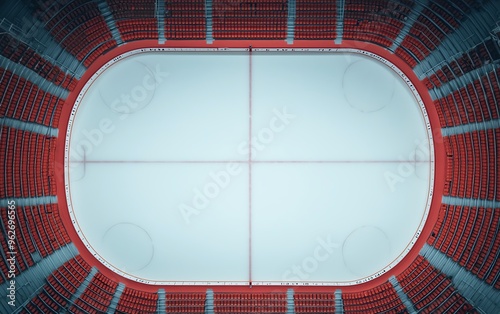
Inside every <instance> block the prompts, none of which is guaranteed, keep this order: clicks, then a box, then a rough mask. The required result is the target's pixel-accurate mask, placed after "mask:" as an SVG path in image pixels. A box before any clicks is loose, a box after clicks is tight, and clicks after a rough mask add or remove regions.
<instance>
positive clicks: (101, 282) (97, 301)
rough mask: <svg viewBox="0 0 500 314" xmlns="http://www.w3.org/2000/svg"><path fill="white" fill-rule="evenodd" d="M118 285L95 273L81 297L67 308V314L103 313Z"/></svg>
mask: <svg viewBox="0 0 500 314" xmlns="http://www.w3.org/2000/svg"><path fill="white" fill-rule="evenodd" d="M117 287H118V284H117V283H116V282H114V281H112V280H111V279H109V278H108V277H106V276H104V275H103V274H101V273H96V274H95V276H94V277H93V278H92V280H91V281H90V283H89V285H88V286H87V288H86V289H85V291H83V293H82V295H80V297H79V298H78V299H76V301H75V303H74V304H73V305H72V306H71V307H70V308H69V311H68V312H69V313H74V314H87V313H105V312H107V310H108V307H109V305H110V303H111V300H112V299H113V295H114V293H115V291H116V288H117Z"/></svg>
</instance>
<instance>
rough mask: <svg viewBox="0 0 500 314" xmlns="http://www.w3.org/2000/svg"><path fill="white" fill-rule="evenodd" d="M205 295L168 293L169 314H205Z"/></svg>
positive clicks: (167, 307) (167, 308) (166, 296)
mask: <svg viewBox="0 0 500 314" xmlns="http://www.w3.org/2000/svg"><path fill="white" fill-rule="evenodd" d="M205 299H206V297H205V293H195V292H193V293H181V292H167V293H166V294H165V308H166V311H167V313H169V314H193V313H205Z"/></svg>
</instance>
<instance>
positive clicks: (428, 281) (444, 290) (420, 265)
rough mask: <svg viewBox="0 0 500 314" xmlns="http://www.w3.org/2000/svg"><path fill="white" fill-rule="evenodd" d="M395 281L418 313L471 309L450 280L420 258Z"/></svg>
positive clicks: (464, 311)
mask: <svg viewBox="0 0 500 314" xmlns="http://www.w3.org/2000/svg"><path fill="white" fill-rule="evenodd" d="M396 279H397V280H398V282H399V284H400V285H401V287H402V288H403V291H404V292H405V293H406V295H407V296H408V298H409V299H410V301H411V302H412V303H413V305H414V307H415V308H416V309H417V311H418V312H419V313H457V312H458V313H467V311H471V310H472V309H473V307H472V306H471V305H470V304H469V303H467V301H466V300H465V299H464V297H462V296H461V295H460V293H458V291H457V290H455V288H454V287H453V284H452V282H451V280H450V279H448V278H447V277H446V276H444V275H443V274H442V273H441V272H440V271H438V270H437V269H435V268H434V267H432V265H431V264H430V263H429V262H428V261H427V260H426V259H425V258H424V257H422V256H418V257H417V258H416V259H415V261H414V262H413V263H412V264H411V265H410V266H409V267H408V268H407V269H406V270H405V271H404V272H403V273H401V274H400V275H398V276H396Z"/></svg>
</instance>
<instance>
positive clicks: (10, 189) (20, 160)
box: [0, 127, 56, 198]
mask: <svg viewBox="0 0 500 314" xmlns="http://www.w3.org/2000/svg"><path fill="white" fill-rule="evenodd" d="M0 146H1V147H5V148H6V149H5V151H4V152H3V154H4V156H2V157H3V158H4V162H3V163H2V165H1V167H2V168H0V173H1V174H2V175H0V186H2V189H1V190H0V198H9V197H37V196H49V195H55V194H56V184H55V177H54V169H53V165H54V152H55V138H50V137H47V136H44V135H41V134H37V133H31V132H27V131H21V130H17V129H13V128H8V127H2V128H1V129H0Z"/></svg>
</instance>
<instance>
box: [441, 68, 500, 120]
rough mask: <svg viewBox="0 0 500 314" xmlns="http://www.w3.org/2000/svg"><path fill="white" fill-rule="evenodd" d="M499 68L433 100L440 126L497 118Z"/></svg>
mask: <svg viewBox="0 0 500 314" xmlns="http://www.w3.org/2000/svg"><path fill="white" fill-rule="evenodd" d="M499 78H500V69H497V70H496V71H492V72H490V73H489V74H487V75H484V76H482V77H480V78H479V79H477V80H475V81H473V82H472V83H470V84H468V85H467V86H465V87H462V88H460V89H459V90H457V91H454V92H453V93H451V94H449V95H447V96H446V97H443V98H440V99H437V100H435V101H434V105H435V106H436V110H437V114H438V116H439V120H440V123H441V126H442V127H451V126H455V125H461V124H468V123H474V122H482V121H489V120H492V119H498V118H499V116H500V113H499V111H500V109H499V107H498V105H497V104H498V102H499V101H500V79H499Z"/></svg>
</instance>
